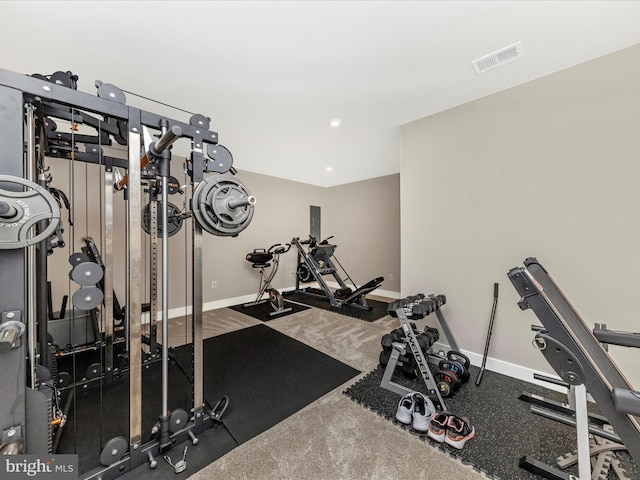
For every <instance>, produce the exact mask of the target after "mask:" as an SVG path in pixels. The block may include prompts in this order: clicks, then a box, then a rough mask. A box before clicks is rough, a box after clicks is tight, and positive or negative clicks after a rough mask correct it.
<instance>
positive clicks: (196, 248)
mask: <svg viewBox="0 0 640 480" xmlns="http://www.w3.org/2000/svg"><path fill="white" fill-rule="evenodd" d="M194 187H195V186H194ZM191 224H192V226H193V227H192V228H193V234H192V240H191V241H192V244H191V245H192V247H191V248H192V253H191V262H192V268H191V275H192V280H191V283H192V296H193V298H192V300H193V302H192V304H193V306H192V311H191V314H192V316H193V325H192V327H191V328H192V330H193V332H192V333H193V410H194V416H195V421H196V425H201V422H202V408H203V404H204V393H203V388H204V387H203V380H202V379H203V374H204V371H203V356H202V354H203V349H204V346H203V343H202V341H203V338H202V337H203V333H202V227H201V226H200V224H199V223H198V222H195V221H193V222H191Z"/></svg>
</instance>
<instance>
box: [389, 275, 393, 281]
mask: <svg viewBox="0 0 640 480" xmlns="http://www.w3.org/2000/svg"><path fill="white" fill-rule="evenodd" d="M391 280H393V273H390V274H389V281H391Z"/></svg>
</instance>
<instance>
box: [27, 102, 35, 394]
mask: <svg viewBox="0 0 640 480" xmlns="http://www.w3.org/2000/svg"><path fill="white" fill-rule="evenodd" d="M26 109H27V124H26V130H27V165H26V169H25V170H26V172H27V179H28V180H30V181H32V182H35V181H36V178H35V177H36V165H35V162H36V159H35V148H36V141H35V121H34V116H33V112H34V107H33V105H31V104H27V105H26ZM25 260H26V265H25V269H26V275H25V278H26V279H27V298H26V302H25V303H26V305H27V342H28V344H29V370H30V371H29V378H30V380H31V388H33V389H37V388H38V387H37V385H36V364H37V351H36V342H37V326H36V325H37V324H36V322H37V318H36V317H37V316H36V246H35V245H30V246H29V247H27V255H26V256H25Z"/></svg>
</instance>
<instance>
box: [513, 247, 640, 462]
mask: <svg viewBox="0 0 640 480" xmlns="http://www.w3.org/2000/svg"><path fill="white" fill-rule="evenodd" d="M524 265H525V267H524V268H523V267H516V268H512V269H511V270H510V271H509V273H508V277H509V279H510V280H511V282H512V283H513V286H514V287H515V289H516V291H517V292H518V294H519V295H520V296H521V299H520V301H519V302H518V306H519V307H520V308H521V309H522V310H526V309H531V310H533V312H534V313H535V314H536V316H537V317H538V319H539V320H540V321H541V322H542V324H543V326H544V328H545V330H546V332H547V333H548V335H549V336H550V337H552V338H553V339H554V340H555V341H557V342H558V343H559V344H561V345H563V346H564V347H566V349H567V351H568V352H570V353H571V354H572V356H573V357H574V358H575V359H576V360H577V361H578V362H579V364H580V365H581V366H582V369H583V370H584V385H585V387H586V390H587V391H588V392H589V393H590V394H591V396H592V397H593V399H594V400H595V401H596V404H597V405H598V408H599V410H600V411H601V412H602V414H603V415H604V416H605V417H606V418H607V420H608V421H609V423H610V424H611V425H612V426H613V428H614V431H615V433H616V434H617V435H618V437H619V438H620V440H621V441H622V442H623V443H624V445H625V446H626V448H627V450H628V451H629V453H630V455H631V456H632V457H633V459H634V460H635V461H636V462H638V463H640V423H639V422H638V419H637V418H636V417H634V416H633V414H634V411H635V412H636V413H635V414H637V411H638V409H640V399H638V398H636V399H637V400H638V401H637V402H634V401H632V400H633V398H634V397H636V395H635V392H633V388H632V386H631V385H630V384H629V382H628V381H627V380H626V378H625V377H624V375H623V374H622V373H621V372H620V370H619V369H618V367H617V366H616V364H615V363H614V362H613V361H612V359H611V357H609V354H608V353H607V352H606V350H605V348H604V347H603V345H602V344H601V343H600V341H599V340H598V339H597V338H596V336H595V335H594V333H593V332H592V330H591V329H590V328H589V327H588V326H587V324H586V323H585V322H584V321H583V320H582V318H581V317H580V315H579V314H578V313H577V312H576V311H575V310H574V309H573V307H572V306H571V304H570V303H569V301H568V300H567V298H566V297H565V296H564V294H563V293H562V291H561V290H560V289H559V288H558V286H557V285H556V283H555V282H554V281H553V279H552V278H551V276H550V275H549V274H548V273H547V271H546V270H545V269H544V268H543V267H542V265H541V264H540V263H539V262H538V260H537V259H535V258H528V259H526V260H525V261H524ZM552 366H553V367H554V369H555V370H556V373H558V375H560V377H561V378H563V380H565V381H567V382H568V383H571V382H570V381H569V380H570V379H568V378H567V377H568V375H567V374H568V372H567V371H566V370H563V369H560V368H557V369H556V367H557V365H553V364H552Z"/></svg>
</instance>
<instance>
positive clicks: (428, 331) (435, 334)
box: [422, 327, 440, 347]
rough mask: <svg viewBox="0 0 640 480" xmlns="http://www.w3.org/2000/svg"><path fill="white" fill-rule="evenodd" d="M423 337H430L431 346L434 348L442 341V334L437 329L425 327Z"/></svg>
mask: <svg viewBox="0 0 640 480" xmlns="http://www.w3.org/2000/svg"><path fill="white" fill-rule="evenodd" d="M422 334H423V335H426V336H427V337H429V342H428V343H429V346H430V347H431V346H433V345H434V344H435V343H436V342H437V341H438V340H440V332H439V331H438V329H437V328H433V327H425V329H424V332H422Z"/></svg>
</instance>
